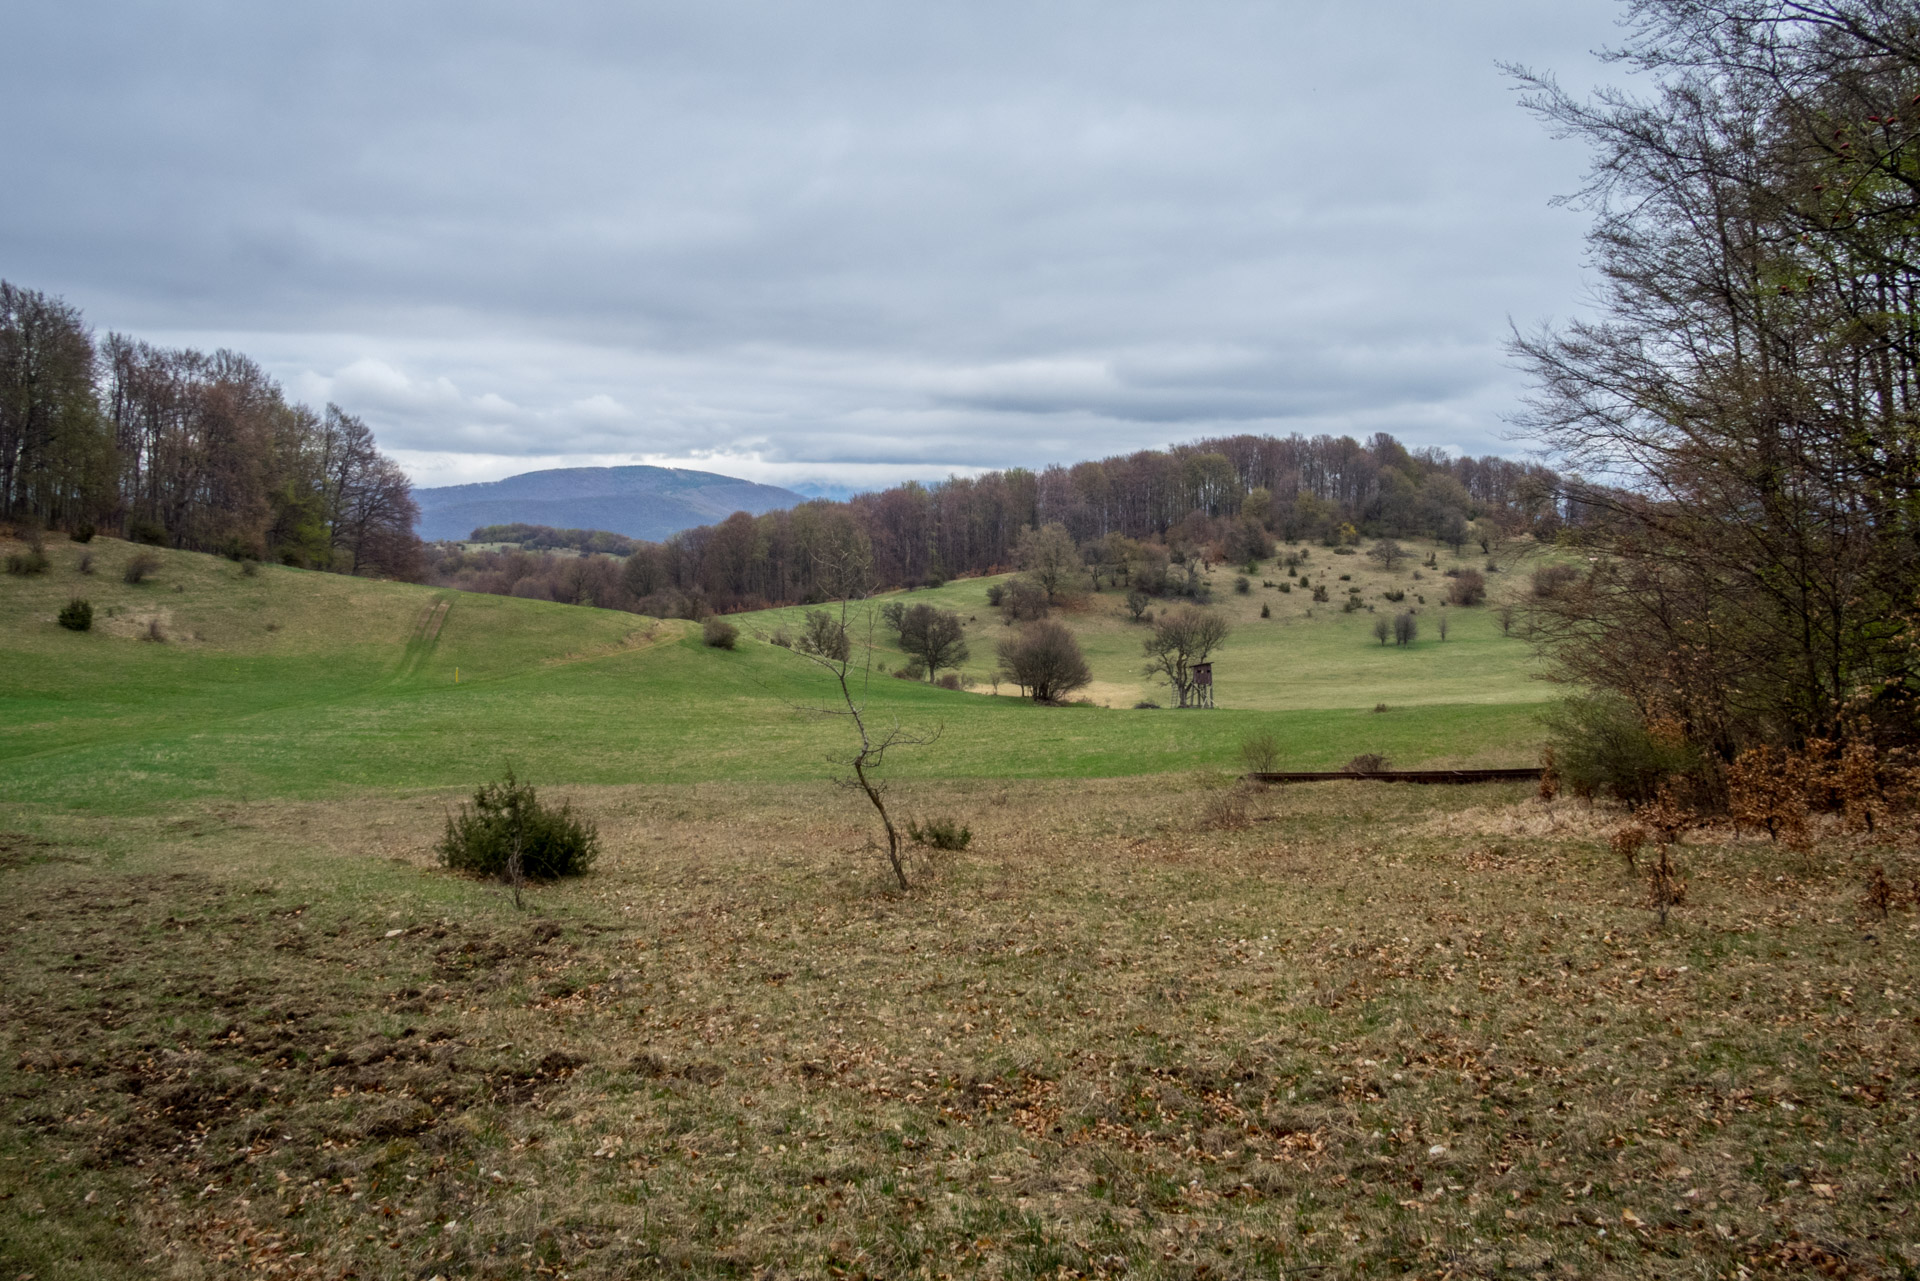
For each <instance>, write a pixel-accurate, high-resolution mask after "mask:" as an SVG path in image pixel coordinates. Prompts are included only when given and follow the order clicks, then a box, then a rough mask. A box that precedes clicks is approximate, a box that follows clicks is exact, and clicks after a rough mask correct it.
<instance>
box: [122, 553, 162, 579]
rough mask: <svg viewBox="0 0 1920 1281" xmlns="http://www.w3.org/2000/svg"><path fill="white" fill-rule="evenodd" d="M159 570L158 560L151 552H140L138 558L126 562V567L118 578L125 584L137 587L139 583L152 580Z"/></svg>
mask: <svg viewBox="0 0 1920 1281" xmlns="http://www.w3.org/2000/svg"><path fill="white" fill-rule="evenodd" d="M159 568H160V558H159V557H158V556H155V555H154V554H153V553H152V552H141V553H140V554H139V555H138V556H135V557H134V558H133V559H132V560H130V561H128V562H127V567H126V569H125V570H123V571H121V574H120V577H121V578H122V579H124V580H125V581H126V582H128V583H130V584H133V585H136V586H137V585H138V584H140V583H144V582H146V581H147V580H148V579H149V578H152V577H153V575H154V574H155V572H157V571H158V570H159Z"/></svg>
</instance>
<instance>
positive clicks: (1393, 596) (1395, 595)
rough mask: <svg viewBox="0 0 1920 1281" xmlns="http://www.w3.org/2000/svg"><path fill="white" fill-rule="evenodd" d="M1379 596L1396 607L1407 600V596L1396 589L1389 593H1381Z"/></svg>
mask: <svg viewBox="0 0 1920 1281" xmlns="http://www.w3.org/2000/svg"><path fill="white" fill-rule="evenodd" d="M1380 595H1382V596H1383V597H1385V598H1386V599H1388V600H1390V601H1392V602H1393V603H1394V604H1396V605H1397V604H1399V603H1400V602H1401V601H1403V600H1405V599H1406V598H1407V594H1406V593H1405V592H1403V591H1400V590H1399V589H1398V588H1396V589H1395V590H1393V591H1390V592H1381V593H1380Z"/></svg>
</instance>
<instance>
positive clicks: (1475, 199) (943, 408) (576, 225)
mask: <svg viewBox="0 0 1920 1281" xmlns="http://www.w3.org/2000/svg"><path fill="white" fill-rule="evenodd" d="M26 9H27V11H26V12H24V13H20V14H16V15H12V16H10V19H9V26H10V28H11V34H10V43H12V44H13V46H14V48H15V50H16V57H15V59H14V61H13V64H12V66H11V67H10V74H9V76H8V77H7V78H6V79H5V80H4V82H0V110H3V111H5V112H6V113H7V116H6V118H7V119H9V120H10V121H13V122H16V124H15V125H14V126H13V127H10V128H9V130H8V131H7V132H6V134H5V136H4V137H0V164H4V165H5V167H6V172H7V173H8V174H9V177H10V187H11V188H12V190H13V192H14V193H16V194H14V195H12V196H10V198H9V199H8V200H7V201H6V202H0V246H4V249H3V250H0V275H5V276H7V277H8V278H9V279H14V280H17V281H19V282H20V283H23V284H28V285H31V286H35V287H39V288H45V289H50V290H54V291H56V292H60V293H63V294H65V295H66V296H67V297H68V298H69V299H70V300H71V301H73V302H75V303H77V304H79V305H81V306H82V307H84V308H85V309H86V310H87V312H88V314H89V316H90V318H91V319H92V320H93V321H94V322H95V323H96V324H97V325H100V326H102V327H109V328H119V329H127V330H133V331H136V332H139V333H141V334H142V335H143V336H148V337H156V338H165V339H171V340H176V341H192V342H196V343H205V344H212V343H217V342H225V343H229V344H230V345H233V346H236V347H239V348H241V349H243V350H247V351H249V352H252V353H254V354H256V355H258V356H259V357H260V358H262V359H263V360H264V361H265V362H266V363H267V364H268V366H269V367H270V368H272V369H274V370H275V371H276V372H278V373H279V374H280V375H281V376H282V377H283V378H284V379H285V380H286V381H287V382H288V384H289V386H290V387H292V388H294V389H295V390H296V391H299V392H300V393H301V394H306V395H314V396H320V397H327V396H330V397H332V398H334V399H338V400H340V401H341V402H342V403H343V404H345V405H346V406H347V407H348V408H349V409H352V410H354V411H355V412H359V413H362V414H363V415H364V416H366V417H367V418H368V419H369V421H370V422H372V423H373V424H374V425H375V427H376V429H377V430H378V431H379V433H380V436H381V439H382V440H383V442H385V443H387V444H389V445H391V446H392V447H394V448H396V449H398V450H400V451H401V452H402V455H403V456H405V457H410V458H416V459H419V460H434V459H438V460H441V461H440V462H432V461H420V462H418V463H417V464H415V465H417V467H418V469H419V470H420V471H421V473H422V476H423V478H424V479H427V480H430V481H435V482H437V481H440V480H443V479H446V478H447V477H448V475H450V474H451V473H452V471H453V470H457V469H458V468H459V467H460V466H463V465H464V464H461V463H459V461H458V460H459V459H461V458H462V457H463V456H469V457H483V458H487V459H497V460H506V461H502V462H500V463H499V466H500V467H501V468H502V469H506V470H511V469H513V466H514V464H513V463H512V461H511V460H513V459H516V458H521V459H536V458H537V459H563V460H564V459H572V458H584V457H588V456H593V457H628V456H631V457H639V456H643V455H644V456H647V457H656V458H668V459H682V458H691V457H694V456H695V455H696V454H698V453H700V451H708V452H709V453H710V454H711V452H712V451H719V453H718V455H714V456H720V457H727V458H742V459H748V460H751V459H756V458H757V459H760V460H762V461H763V462H765V464H766V465H768V466H787V465H803V464H804V465H807V466H816V465H817V466H821V467H825V468H829V469H831V467H833V466H834V465H842V466H844V467H847V468H851V467H852V466H853V465H854V464H857V463H861V462H884V463H887V464H889V465H891V464H896V463H897V464H903V465H915V466H924V467H927V468H939V467H948V466H954V467H960V466H965V467H979V466H992V465H1001V464H1008V463H1024V464H1029V465H1031V464H1036V463H1044V462H1047V461H1055V460H1072V459H1075V458H1079V457H1083V456H1086V455H1089V454H1095V453H1102V452H1107V451H1108V450H1111V449H1124V448H1134V447H1139V446H1143V445H1151V444H1157V443H1164V442H1166V441H1168V440H1175V439H1180V438H1183V437H1186V436H1190V435H1194V434H1199V433H1201V432H1205V431H1211V430H1239V429H1256V430H1278V431H1287V430H1294V429H1300V430H1310V431H1311V430H1340V431H1348V430H1350V431H1365V430H1375V429H1388V430H1396V431H1398V432H1400V433H1401V434H1402V435H1404V436H1407V437H1408V438H1409V439H1412V440H1414V441H1415V442H1416V443H1434V444H1452V445H1460V446H1462V447H1466V448H1471V449H1475V450H1480V449H1489V448H1499V447H1502V443H1501V441H1500V439H1499V434H1498V433H1499V430H1500V428H1499V421H1498V416H1499V414H1500V413H1501V412H1502V411H1503V410H1505V409H1508V408H1510V407H1512V405H1513V404H1514V403H1515V402H1516V400H1517V397H1518V394H1519V390H1520V389H1519V386H1518V384H1517V382H1516V379H1515V377H1514V375H1513V374H1512V372H1511V371H1510V370H1508V369H1507V368H1506V366H1505V364H1504V361H1503V358H1502V356H1501V352H1500V340H1501V337H1502V334H1503V332H1504V328H1505V323H1506V317H1507V316H1509V315H1514V316H1518V317H1520V318H1522V319H1523V320H1530V319H1532V318H1535V317H1539V316H1545V315H1548V314H1553V313H1565V312H1567V311H1569V310H1571V308H1572V303H1573V301H1574V300H1575V299H1576V298H1577V296H1578V283H1579V277H1578V234H1579V231H1580V227H1579V224H1578V223H1577V221H1576V220H1575V219H1573V218H1572V217H1571V216H1570V215H1568V214H1567V213H1565V212H1564V211H1558V210H1553V209H1550V208H1548V207H1547V199H1548V197H1549V196H1550V195H1551V194H1553V193H1555V192H1557V191H1563V190H1566V189H1568V188H1569V187H1570V186H1572V185H1573V183H1574V181H1575V178H1576V176H1577V173H1578V170H1579V168H1580V165H1581V162H1582V158H1581V157H1580V156H1579V155H1577V154H1575V153H1572V152H1570V151H1568V150H1566V149H1565V148H1564V147H1562V146H1561V145H1560V144H1555V143H1553V142H1552V141H1551V140H1549V139H1548V138H1546V137H1545V135H1544V134H1543V133H1542V132H1541V131H1540V130H1539V129H1538V128H1537V127H1536V126H1535V125H1534V124H1533V123H1532V122H1531V121H1529V120H1527V119H1526V118H1525V117H1524V116H1522V115H1521V113H1519V112H1518V111H1517V110H1516V109H1515V107H1514V105H1513V103H1512V101H1511V96H1510V94H1509V93H1508V91H1507V88H1506V86H1505V85H1504V84H1503V82H1502V81H1501V79H1500V77H1499V76H1498V74H1497V73H1496V71H1495V68H1494V63H1495V60H1496V59H1519V60H1524V61H1533V62H1537V63H1540V64H1543V65H1551V66H1556V67H1559V68H1561V69H1563V70H1565V71H1567V72H1568V73H1569V76H1570V78H1571V79H1573V80H1575V81H1578V80H1579V79H1580V78H1581V77H1582V76H1583V75H1586V74H1590V71H1591V64H1590V61H1589V60H1588V59H1587V57H1586V56H1585V51H1586V50H1587V49H1588V48H1590V47H1592V46H1594V45H1596V44H1599V43H1602V42H1604V41H1605V40H1606V39H1608V38H1609V36H1610V33H1611V28H1610V25H1609V24H1610V20H1611V19H1612V18H1613V17H1614V16H1615V13H1616V6H1615V5H1614V4H1612V3H1610V0H1567V3H1564V4H1560V5H1555V6H1551V7H1548V6H1541V5H1538V4H1533V3H1526V2H1525V0H1470V2H1467V3H1461V4H1455V5H1448V6H1435V5H1431V4H1418V3H1413V2H1411V0H1393V2H1390V3H1382V4H1379V5H1373V6H1352V7H1340V8H1336V7H1334V6H1325V5H1308V4H1304V3H1293V4H1281V5H1253V4H1240V3H1232V4H1230V3H1206V2H1204V0H1196V2H1194V3H1183V4H1179V5H1174V4H1169V3H1161V4H1127V3H1102V4H1093V3H1061V4H1054V5H1044V6H1034V5H1017V4H1010V3H991V2H987V0H983V2H982V3H977V4H970V5H964V6H945V7H935V6H902V5H891V4H878V3H871V4H862V3H836V4H832V5H823V4H819V3H782V4H775V3H756V4H737V3H726V2H725V0H712V2H709V3H703V4H701V5H697V6H687V5H667V4H659V3H654V4H649V3H639V4H635V3H627V2H625V0H599V2H581V3H560V4H556V5H549V6H540V7H538V8H534V7H530V6H524V5H518V4H505V3H479V4H458V5H454V4H438V5H435V4H428V5H393V4H391V3H382V4H373V3H334V4H325V5H321V6H308V7H303V8H289V7H286V6H259V5H251V4H241V3H238V2H237V0H236V2H233V3H210V2H208V0H181V2H180V3H176V4H171V5H167V6H152V5H145V4H134V3H131V2H130V0H123V2H114V0H107V2H105V3H100V4H92V5H84V6H81V5H41V6H27V7H26ZM436 468H438V469H439V471H438V472H436V471H435V469H436ZM846 474H849V475H851V474H853V472H852V471H851V470H849V471H848V472H847V473H846ZM459 478H460V479H473V478H475V477H474V476H471V475H464V474H463V475H461V476H460V477H459ZM756 478H758V477H756Z"/></svg>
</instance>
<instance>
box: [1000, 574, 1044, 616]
mask: <svg viewBox="0 0 1920 1281" xmlns="http://www.w3.org/2000/svg"><path fill="white" fill-rule="evenodd" d="M1047 608H1048V600H1047V590H1046V588H1044V587H1042V586H1040V584H1038V583H1036V582H1033V581H1031V580H1029V579H1025V578H1016V579H1014V580H1013V581H1011V582H1009V583H1008V584H1007V590H1006V591H1005V592H1004V593H1003V594H1002V595H1001V597H1000V612H1001V613H1002V614H1003V615H1005V616H1006V621H1007V622H1009V623H1032V622H1038V621H1039V620H1040V619H1043V618H1045V617H1046V616H1047Z"/></svg>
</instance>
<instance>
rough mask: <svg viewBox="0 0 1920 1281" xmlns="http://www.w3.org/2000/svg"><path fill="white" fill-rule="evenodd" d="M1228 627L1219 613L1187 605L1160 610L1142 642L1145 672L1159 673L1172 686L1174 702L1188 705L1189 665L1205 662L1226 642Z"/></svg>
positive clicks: (1190, 695) (1190, 693)
mask: <svg viewBox="0 0 1920 1281" xmlns="http://www.w3.org/2000/svg"><path fill="white" fill-rule="evenodd" d="M1230 630H1231V629H1229V628H1228V626H1227V620H1226V619H1224V618H1222V617H1221V616H1220V615H1218V614H1216V613H1213V612H1212V611H1211V610H1205V609H1196V608H1194V607H1193V606H1191V605H1187V606H1183V607H1182V608H1180V609H1176V610H1169V611H1168V612H1166V613H1163V614H1161V615H1160V617H1158V618H1156V619H1155V620H1154V622H1153V634H1152V635H1150V636H1148V637H1147V638H1146V639H1145V641H1144V642H1142V647H1143V648H1144V649H1145V651H1146V655H1147V665H1146V668H1145V671H1146V674H1147V675H1149V676H1159V677H1161V678H1162V679H1164V680H1165V681H1166V682H1167V684H1168V685H1169V686H1171V687H1172V689H1173V692H1174V697H1175V699H1176V700H1177V706H1180V707H1189V706H1192V704H1193V698H1194V679H1193V665H1194V664H1195V663H1204V662H1206V661H1207V657H1208V655H1210V654H1212V653H1213V651H1214V650H1216V649H1218V648H1219V647H1220V646H1221V645H1223V644H1225V643H1226V639H1227V635H1228V632H1229V631H1230Z"/></svg>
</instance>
